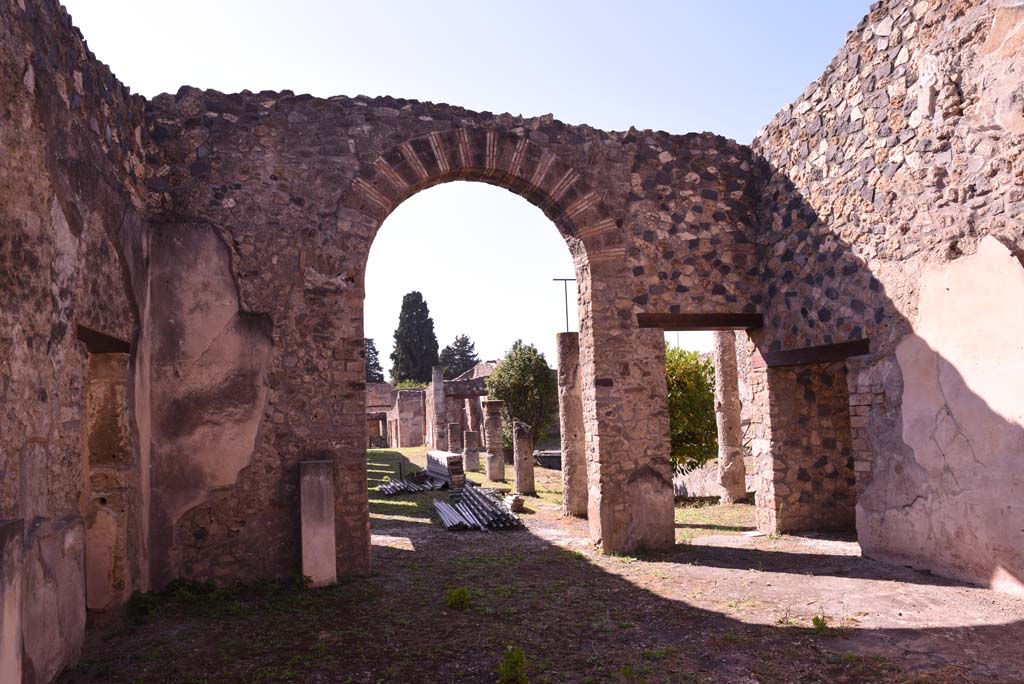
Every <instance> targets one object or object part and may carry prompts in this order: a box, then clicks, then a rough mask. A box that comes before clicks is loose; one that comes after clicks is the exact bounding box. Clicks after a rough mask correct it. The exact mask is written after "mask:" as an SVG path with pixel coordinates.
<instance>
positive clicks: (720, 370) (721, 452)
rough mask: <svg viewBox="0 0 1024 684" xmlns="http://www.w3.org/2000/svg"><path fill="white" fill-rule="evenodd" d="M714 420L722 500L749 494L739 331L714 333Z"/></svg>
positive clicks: (732, 501)
mask: <svg viewBox="0 0 1024 684" xmlns="http://www.w3.org/2000/svg"><path fill="white" fill-rule="evenodd" d="M713 358H714V363H715V420H716V422H717V423H718V483H719V484H720V485H721V486H722V498H721V501H722V503H735V502H737V501H739V500H741V499H743V498H745V497H746V496H747V472H746V466H745V465H744V463H743V430H742V425H741V422H740V411H741V407H740V387H739V380H738V377H737V372H736V334H735V333H734V332H732V331H731V330H724V331H719V332H716V333H715V346H714V351H713Z"/></svg>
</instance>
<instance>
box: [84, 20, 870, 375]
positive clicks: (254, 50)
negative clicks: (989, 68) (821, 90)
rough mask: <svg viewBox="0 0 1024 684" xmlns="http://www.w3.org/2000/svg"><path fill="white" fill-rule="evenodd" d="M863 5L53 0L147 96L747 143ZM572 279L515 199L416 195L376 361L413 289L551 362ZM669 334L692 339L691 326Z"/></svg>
mask: <svg viewBox="0 0 1024 684" xmlns="http://www.w3.org/2000/svg"><path fill="white" fill-rule="evenodd" d="M868 5H869V2H868V0H717V1H711V0H701V1H697V0H676V1H675V2H639V1H632V2H617V3H613V2H606V1H603V0H602V1H597V2H559V1H557V0H546V1H545V2H533V1H526V2H522V1H519V2H514V3H497V2H493V1H491V2H482V1H480V0H475V1H472V2H448V1H446V0H433V1H431V2H423V1H422V0H420V1H418V2H405V1H402V2H397V1H392V2H386V1H380V0H372V1H371V0H364V1H363V2H358V3H357V2H342V1H338V0H335V1H330V0H290V1H287V2H286V1H282V0H175V1H174V2H167V1H166V0H104V1H102V2H100V1H98V0H66V1H65V6H66V7H67V8H68V10H69V11H70V12H71V15H72V17H73V18H74V21H75V24H76V25H77V26H78V27H79V28H80V29H81V30H82V32H83V34H84V35H85V37H86V39H87V40H88V42H89V46H90V48H91V49H92V50H93V52H94V53H96V55H97V56H98V57H99V58H100V59H101V60H102V61H104V62H106V63H107V64H109V65H110V66H111V68H112V69H113V70H114V73H115V74H117V76H118V77H119V78H120V79H121V80H122V81H123V82H124V83H125V84H127V85H128V86H130V87H131V88H132V90H133V91H135V92H139V93H141V94H143V95H146V96H153V95H156V94H158V93H161V92H174V91H176V90H177V89H178V87H179V86H181V85H183V84H188V85H193V86H197V87H200V88H214V89H216V90H221V91H224V92H233V91H239V90H243V89H248V90H252V91H258V90H264V89H266V90H284V89H289V90H293V91H294V92H296V93H311V94H313V95H317V96H324V97H326V96H330V95H337V94H345V95H393V96H396V97H404V98H411V99H418V100H428V101H433V102H448V103H451V104H457V105H460V106H463V107H468V108H470V109H475V110H479V111H492V112H511V113H513V114H523V115H525V116H534V115H539V114H546V113H553V114H554V115H555V116H556V117H557V118H559V119H561V120H562V121H566V122H568V123H574V124H577V123H587V124H590V125H592V126H595V127H598V128H604V129H610V130H625V129H627V128H629V127H630V126H636V127H637V128H641V129H643V128H652V129H655V130H658V129H660V130H666V131H669V132H672V133H685V132H688V131H714V132H716V133H720V134H722V135H725V136H728V137H731V138H734V139H736V140H738V141H740V142H744V143H745V142H749V141H750V140H751V139H752V138H753V137H754V135H755V134H756V133H757V131H758V129H759V128H760V127H761V126H763V125H764V124H765V123H767V122H768V121H769V120H770V119H771V117H772V116H773V115H774V114H775V112H776V111H778V110H779V109H780V108H781V107H782V106H784V105H785V104H787V103H789V102H792V101H793V100H794V99H796V97H797V96H798V95H799V94H800V93H801V92H802V91H803V89H804V88H805V87H806V86H807V84H808V83H810V82H811V81H813V80H814V79H816V78H817V77H818V76H819V75H820V74H821V72H822V71H823V70H824V68H825V66H826V65H827V64H828V63H829V61H830V60H831V59H832V56H833V55H834V54H835V52H836V51H837V50H838V49H839V47H840V46H841V45H842V44H843V42H844V40H845V35H846V32H847V31H849V30H851V29H853V28H854V26H856V24H857V22H858V21H860V19H861V17H862V16H863V15H864V14H865V13H866V12H867V9H868ZM571 276H572V263H571V261H570V259H569V253H568V250H567V248H566V247H565V244H564V243H563V242H562V241H561V238H560V237H559V236H558V233H557V231H556V230H555V228H554V226H553V225H552V224H551V223H550V222H549V221H548V220H547V219H546V218H545V217H544V216H543V214H541V213H540V212H539V211H538V210H536V209H535V208H534V207H532V206H531V205H529V204H528V203H527V202H526V201H525V200H523V199H521V198H519V197H517V196H515V195H513V194H511V193H509V192H507V191H504V190H501V189H498V188H493V187H490V186H483V185H480V184H473V183H450V184H447V185H444V186H440V187H436V188H432V189H430V190H428V191H425V192H422V193H420V194H418V195H416V196H414V197H413V198H411V199H410V200H408V201H407V202H406V203H405V204H403V205H402V206H400V207H399V208H398V209H397V210H396V212H395V213H394V214H393V215H392V216H391V217H390V218H389V219H388V220H387V221H386V222H385V224H384V225H383V227H382V228H381V232H380V233H379V234H378V237H377V240H376V241H375V242H374V245H373V249H372V251H371V254H370V264H369V267H368V271H367V279H366V286H367V296H366V306H367V314H366V334H367V336H369V337H374V338H376V340H377V343H378V347H379V348H380V350H381V353H382V356H383V357H384V359H385V370H387V368H388V366H389V363H388V362H387V357H388V355H389V354H390V350H391V336H392V333H393V331H394V328H395V325H396V324H397V318H398V310H399V306H400V304H401V298H402V295H403V294H404V293H405V292H408V291H409V290H414V289H418V290H420V291H422V292H423V294H424V296H425V297H426V299H427V303H428V304H429V306H430V308H431V312H432V314H433V317H434V321H435V325H436V329H437V333H438V338H439V341H440V343H441V346H444V345H445V344H447V343H448V342H450V341H451V339H452V338H453V337H454V336H455V335H456V334H458V333H466V334H468V335H469V336H470V337H471V338H473V339H474V340H475V341H476V342H477V349H478V351H479V352H480V354H481V356H483V357H485V358H494V357H497V356H500V355H501V354H502V353H503V352H504V351H505V349H507V348H508V347H509V346H510V345H511V343H512V342H513V341H514V340H515V339H516V338H522V339H524V340H525V341H527V342H532V343H535V344H536V345H537V346H538V347H539V348H540V349H541V350H542V351H544V352H545V354H546V355H547V356H548V360H549V362H550V363H551V364H552V365H554V356H553V354H554V334H555V333H556V332H558V331H560V330H562V329H564V325H565V323H564V313H563V305H562V291H561V286H560V285H557V284H555V283H552V282H551V278H553V277H571ZM572 313H575V307H574V306H573V311H572ZM571 317H572V316H571ZM572 325H573V329H575V321H573V322H572ZM670 339H672V340H674V339H675V335H672V336H670ZM681 341H682V344H683V346H689V347H692V348H699V349H706V348H707V347H708V345H709V338H708V336H707V335H699V334H697V335H693V336H683V338H682V340H681Z"/></svg>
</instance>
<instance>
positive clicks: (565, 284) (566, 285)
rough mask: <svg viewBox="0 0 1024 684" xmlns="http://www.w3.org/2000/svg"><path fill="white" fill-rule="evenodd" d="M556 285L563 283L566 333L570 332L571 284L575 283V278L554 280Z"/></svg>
mask: <svg viewBox="0 0 1024 684" xmlns="http://www.w3.org/2000/svg"><path fill="white" fill-rule="evenodd" d="M552 280H554V281H555V282H556V283H557V282H559V281H560V282H561V283H562V290H563V293H564V294H565V332H569V283H575V282H576V279H575V278H552Z"/></svg>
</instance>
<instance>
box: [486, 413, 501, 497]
mask: <svg viewBox="0 0 1024 684" xmlns="http://www.w3.org/2000/svg"><path fill="white" fill-rule="evenodd" d="M504 407H505V402H503V401H485V402H484V413H485V418H484V447H485V448H486V449H487V469H486V475H487V479H488V480H490V481H492V482H504V481H505V455H504V453H503V451H502V436H501V412H502V409H504Z"/></svg>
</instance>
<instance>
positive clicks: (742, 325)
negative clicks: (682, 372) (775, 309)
mask: <svg viewBox="0 0 1024 684" xmlns="http://www.w3.org/2000/svg"><path fill="white" fill-rule="evenodd" d="M636 322H637V324H638V325H639V326H640V327H641V328H661V329H662V330H665V331H670V332H671V331H676V330H679V331H686V330H750V329H752V328H760V327H761V326H762V325H764V316H763V315H762V314H759V313H677V314H674V313H640V314H637V315H636Z"/></svg>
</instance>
